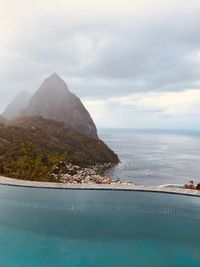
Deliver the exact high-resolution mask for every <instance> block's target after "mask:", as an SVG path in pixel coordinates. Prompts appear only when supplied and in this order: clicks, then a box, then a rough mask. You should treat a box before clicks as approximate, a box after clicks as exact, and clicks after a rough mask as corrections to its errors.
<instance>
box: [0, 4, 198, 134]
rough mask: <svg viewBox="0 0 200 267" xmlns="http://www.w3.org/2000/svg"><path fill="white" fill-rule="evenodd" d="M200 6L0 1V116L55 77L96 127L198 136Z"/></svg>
mask: <svg viewBox="0 0 200 267" xmlns="http://www.w3.org/2000/svg"><path fill="white" fill-rule="evenodd" d="M199 14H200V2H199V0H197V1H196V0H123V1H120V0H119V1H117V0H106V1H105V0H101V1H99V0H84V1H82V0H73V1H66V0H40V1H38V0H34V1H33V0H18V1H15V0H12V1H11V0H0V112H1V111H3V110H4V108H5V107H6V105H7V104H8V103H9V102H10V101H11V100H12V98H14V96H15V95H17V94H18V93H19V92H21V91H23V90H27V91H29V92H31V93H34V92H35V91H36V90H37V89H38V88H39V86H40V84H41V83H42V81H43V80H44V79H45V78H46V77H48V76H49V75H50V74H52V73H54V72H56V73H58V74H59V75H60V76H61V77H62V78H63V79H64V80H65V81H66V83H67V85H68V87H69V88H70V90H71V91H72V92H74V93H75V94H76V95H77V96H79V97H80V98H81V100H82V101H83V103H84V104H85V106H86V107H87V109H88V110H89V112H90V113H91V116H92V118H93V119H94V121H95V123H96V124H97V126H98V127H117V128H161V129H162V128H163V129H190V130H200V34H199V33H200V16H199Z"/></svg>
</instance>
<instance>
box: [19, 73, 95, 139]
mask: <svg viewBox="0 0 200 267" xmlns="http://www.w3.org/2000/svg"><path fill="white" fill-rule="evenodd" d="M24 116H41V117H43V118H45V119H51V120H55V121H63V122H66V123H67V124H68V125H70V126H71V127H72V128H73V129H74V130H76V131H78V132H80V133H82V134H84V135H86V136H88V137H92V138H94V139H98V135H97V129H96V126H95V124H94V122H93V120H92V118H91V116H90V114H89V112H88V111H87V110H86V108H85V107H84V105H83V104H82V102H81V100H80V99H79V98H78V97H77V96H76V95H74V94H72V93H71V92H70V91H69V89H68V87H67V84H66V83H65V81H64V80H63V79H62V78H60V77H59V75H58V74H56V73H53V74H51V75H50V76H49V77H48V78H46V79H45V80H44V82H43V83H42V85H41V86H40V88H39V89H38V90H37V92H36V93H35V94H34V95H33V97H32V98H31V100H30V102H29V105H28V106H27V108H26V109H25V110H24Z"/></svg>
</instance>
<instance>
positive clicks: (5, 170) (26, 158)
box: [0, 117, 119, 181]
mask: <svg viewBox="0 0 200 267" xmlns="http://www.w3.org/2000/svg"><path fill="white" fill-rule="evenodd" d="M62 160H65V161H66V162H71V163H73V164H76V165H79V166H82V167H87V166H89V165H95V164H97V163H118V162H119V159H118V157H117V155H116V154H114V152H113V151H112V150H110V149H109V148H108V147H107V146H106V145H105V144H104V143H103V142H102V141H101V140H96V139H91V138H88V137H86V136H84V135H82V134H80V133H78V132H76V131H74V130H73V129H72V128H70V127H69V126H67V125H66V124H65V123H60V122H56V121H52V120H46V119H43V118H41V117H29V118H20V119H17V120H15V121H12V123H10V124H9V125H5V124H0V173H1V174H2V175H4V176H8V177H13V178H18V179H25V180H35V181H54V179H53V178H52V176H51V173H52V170H53V169H54V168H55V167H56V166H57V165H58V164H59V162H60V161H62Z"/></svg>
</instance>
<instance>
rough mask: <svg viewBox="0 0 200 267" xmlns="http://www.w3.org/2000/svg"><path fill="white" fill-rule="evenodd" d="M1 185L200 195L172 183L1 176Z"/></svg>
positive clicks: (196, 191)
mask: <svg viewBox="0 0 200 267" xmlns="http://www.w3.org/2000/svg"><path fill="white" fill-rule="evenodd" d="M0 185H8V186H18V187H32V188H43V189H65V190H111V191H140V192H154V193H168V194H178V195H185V196H194V197H200V191H199V190H191V189H182V188H177V187H170V185H171V186H172V184H165V185H135V184H130V183H129V184H128V183H125V182H123V183H119V184H66V183H51V182H35V181H27V180H17V179H13V178H7V177H3V176H0Z"/></svg>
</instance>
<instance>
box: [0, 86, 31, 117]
mask: <svg viewBox="0 0 200 267" xmlns="http://www.w3.org/2000/svg"><path fill="white" fill-rule="evenodd" d="M30 98H31V94H30V93H29V92H27V91H21V92H20V93H19V94H18V95H17V96H16V97H15V98H14V99H13V101H12V102H11V103H10V104H9V105H8V106H7V107H6V109H5V110H4V112H3V113H2V115H3V116H4V117H6V118H7V119H11V118H14V117H16V116H17V115H19V113H20V112H21V111H22V110H23V109H24V108H25V107H26V106H27V105H28V103H29V100H30Z"/></svg>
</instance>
